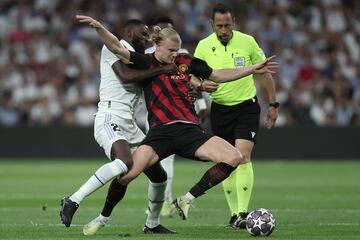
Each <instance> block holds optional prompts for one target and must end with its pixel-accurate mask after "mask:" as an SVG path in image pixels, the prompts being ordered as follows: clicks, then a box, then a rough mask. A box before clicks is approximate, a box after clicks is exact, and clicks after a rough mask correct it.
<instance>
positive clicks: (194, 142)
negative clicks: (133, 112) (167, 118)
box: [141, 122, 213, 160]
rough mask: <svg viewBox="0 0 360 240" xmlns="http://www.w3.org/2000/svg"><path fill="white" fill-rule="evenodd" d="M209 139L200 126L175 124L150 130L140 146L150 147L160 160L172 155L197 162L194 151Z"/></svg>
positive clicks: (209, 135)
mask: <svg viewBox="0 0 360 240" xmlns="http://www.w3.org/2000/svg"><path fill="white" fill-rule="evenodd" d="M211 137H213V135H211V134H208V133H205V131H204V130H203V129H202V128H201V127H200V125H196V124H190V123H182V122H177V123H172V124H165V125H160V126H156V127H154V128H150V130H149V132H148V133H147V135H146V137H145V139H144V140H143V142H142V143H141V145H149V146H151V147H152V148H153V149H154V151H155V152H156V154H157V155H158V156H159V159H160V160H161V159H164V158H166V157H167V156H170V155H172V154H177V155H179V156H181V157H185V158H190V159H196V160H199V159H198V158H196V157H195V152H196V150H197V149H198V148H199V147H200V146H201V145H203V144H204V143H205V142H206V141H207V140H209V139H210V138H211Z"/></svg>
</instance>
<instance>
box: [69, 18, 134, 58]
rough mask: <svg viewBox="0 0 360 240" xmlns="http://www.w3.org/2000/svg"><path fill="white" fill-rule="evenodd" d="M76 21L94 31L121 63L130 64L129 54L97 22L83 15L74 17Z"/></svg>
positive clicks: (117, 40) (115, 38)
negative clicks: (85, 24)
mask: <svg viewBox="0 0 360 240" xmlns="http://www.w3.org/2000/svg"><path fill="white" fill-rule="evenodd" d="M76 19H77V20H78V21H79V22H81V23H87V24H88V25H89V26H90V27H93V28H95V29H96V32H97V34H98V35H99V37H100V40H101V41H102V42H103V43H104V44H105V46H106V47H107V48H108V49H109V50H110V51H111V52H113V53H114V54H115V55H116V56H117V57H118V58H119V59H120V60H121V61H122V62H124V63H130V52H129V50H127V49H126V48H125V47H124V46H123V45H122V44H121V43H120V41H119V39H118V38H117V37H116V36H114V35H113V34H112V33H111V32H109V31H108V30H107V29H106V28H105V27H104V26H103V25H102V24H101V23H100V22H99V21H97V20H95V19H93V18H92V17H89V16H85V15H76Z"/></svg>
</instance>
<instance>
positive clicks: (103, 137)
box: [60, 19, 175, 235]
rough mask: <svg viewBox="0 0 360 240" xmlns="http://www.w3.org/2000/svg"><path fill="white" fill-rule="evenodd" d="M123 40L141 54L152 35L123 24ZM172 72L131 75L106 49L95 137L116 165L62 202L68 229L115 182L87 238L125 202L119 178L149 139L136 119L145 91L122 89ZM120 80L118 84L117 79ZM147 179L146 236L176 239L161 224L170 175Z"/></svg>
mask: <svg viewBox="0 0 360 240" xmlns="http://www.w3.org/2000/svg"><path fill="white" fill-rule="evenodd" d="M124 33H125V34H124V39H122V40H121V41H120V42H121V43H122V44H123V46H124V47H126V48H127V49H128V50H129V51H135V50H136V51H138V52H141V53H143V52H144V50H145V43H146V41H147V38H148V29H147V27H146V26H145V24H144V23H143V22H142V21H140V20H136V19H133V20H129V21H127V23H126V24H125V28H124ZM169 71H171V68H169V67H162V68H158V69H153V70H150V71H139V70H132V71H131V70H130V69H128V68H127V67H126V66H125V65H124V64H123V63H121V61H120V60H119V58H118V57H116V56H115V55H114V54H113V53H112V52H111V51H109V50H108V49H107V48H106V47H105V46H104V47H103V48H102V51H101V60H100V72H101V83H100V89H99V96H100V101H99V104H98V112H97V114H96V117H95V123H94V137H95V139H96V141H97V142H98V144H99V145H100V146H101V147H102V148H103V149H104V151H105V154H106V156H107V157H108V158H109V159H110V160H111V161H112V162H109V163H107V164H104V165H103V166H101V167H100V168H99V169H98V170H97V171H96V172H95V174H94V175H92V176H91V177H90V178H89V180H88V181H87V182H86V183H84V184H83V185H82V186H81V187H80V188H79V189H78V190H77V191H76V192H75V193H74V194H72V195H71V196H69V197H65V198H63V199H62V201H61V206H62V208H61V211H60V217H61V220H62V222H63V223H64V224H65V226H66V227H69V226H70V225H71V221H72V217H73V214H74V213H75V211H76V210H77V208H78V207H79V204H80V202H81V201H82V200H83V199H84V198H85V197H86V196H88V195H89V194H91V193H92V192H94V191H95V190H97V189H98V188H100V187H102V186H103V185H104V184H105V183H107V182H108V181H110V180H111V179H113V178H114V179H113V181H112V182H111V184H110V187H109V192H108V195H107V198H106V203H105V206H104V209H103V211H102V212H101V214H100V215H99V216H98V217H96V218H95V219H94V220H92V221H91V222H89V223H88V224H87V225H85V226H84V229H83V232H84V234H85V235H93V234H95V233H96V231H97V230H98V229H99V228H101V227H103V226H105V224H106V222H107V221H108V220H109V217H110V214H111V212H112V210H113V208H114V207H115V205H116V204H117V203H118V202H119V201H120V200H121V199H122V198H123V195H121V194H120V195H119V192H123V191H124V188H126V186H123V185H121V184H120V183H119V182H118V179H117V178H116V177H118V176H120V175H122V174H125V173H126V172H128V170H130V169H131V167H132V164H133V160H132V156H131V152H132V151H134V150H135V148H136V146H137V145H138V144H140V143H141V141H142V140H143V139H144V137H145V135H144V133H143V132H142V131H141V130H140V128H139V127H138V125H137V124H136V122H135V119H134V112H135V108H136V107H137V104H138V101H139V99H140V97H141V94H142V90H141V88H139V87H138V86H137V85H135V84H126V83H123V82H122V81H121V80H120V79H123V80H125V78H131V77H132V78H133V79H135V78H136V79H139V80H141V79H144V78H145V77H148V76H149V75H152V74H155V75H156V74H159V73H167V72H169ZM119 78H120V79H119ZM145 174H146V175H147V176H148V178H149V179H150V181H149V192H148V198H149V209H150V211H149V213H148V217H147V219H146V223H145V227H144V229H143V232H144V233H175V232H174V231H172V230H169V229H167V228H165V227H163V226H162V225H161V224H160V220H159V214H160V210H161V207H162V203H163V201H164V191H165V187H166V178H167V176H166V173H165V171H164V170H163V169H162V168H161V166H160V165H158V166H155V168H153V167H152V168H151V169H148V171H147V172H145Z"/></svg>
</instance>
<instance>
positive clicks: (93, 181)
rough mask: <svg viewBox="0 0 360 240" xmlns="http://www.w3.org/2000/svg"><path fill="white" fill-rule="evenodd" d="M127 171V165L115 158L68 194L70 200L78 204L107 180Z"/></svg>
mask: <svg viewBox="0 0 360 240" xmlns="http://www.w3.org/2000/svg"><path fill="white" fill-rule="evenodd" d="M127 171H128V168H127V166H126V165H125V163H124V162H123V161H121V160H120V159H115V160H114V161H112V162H110V163H107V164H104V165H102V166H101V167H100V168H99V169H98V170H97V171H96V172H95V174H94V175H92V176H91V177H90V178H89V180H87V182H86V183H84V185H82V186H81V187H80V188H79V190H77V191H76V192H75V193H74V194H73V195H71V196H70V200H71V201H73V202H76V203H78V204H80V202H81V201H82V200H83V199H84V198H85V197H86V196H88V195H90V194H91V193H93V192H94V191H96V190H97V189H99V188H100V187H102V186H103V185H104V184H105V183H107V182H108V181H109V180H111V179H113V178H114V177H116V176H119V175H120V174H122V173H126V172H127Z"/></svg>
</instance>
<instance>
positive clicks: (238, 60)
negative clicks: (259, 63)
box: [234, 57, 245, 68]
mask: <svg viewBox="0 0 360 240" xmlns="http://www.w3.org/2000/svg"><path fill="white" fill-rule="evenodd" d="M234 65H235V67H236V68H240V67H245V57H235V58H234Z"/></svg>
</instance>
